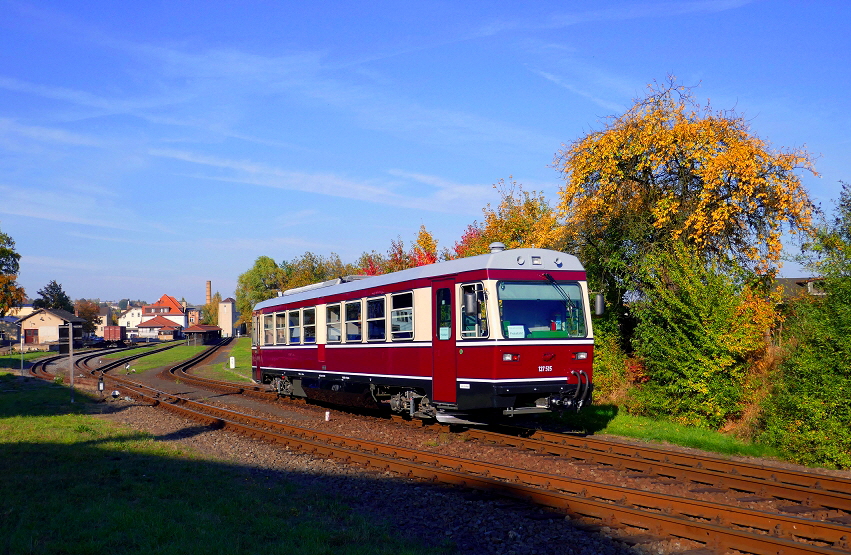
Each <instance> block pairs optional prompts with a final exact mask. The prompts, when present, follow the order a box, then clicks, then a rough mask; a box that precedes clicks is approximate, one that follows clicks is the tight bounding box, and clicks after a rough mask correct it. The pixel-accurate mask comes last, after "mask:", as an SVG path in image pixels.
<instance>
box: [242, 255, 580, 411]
mask: <svg viewBox="0 0 851 555" xmlns="http://www.w3.org/2000/svg"><path fill="white" fill-rule="evenodd" d="M253 318H254V322H253V323H254V326H253V329H254V335H253V342H254V346H253V353H252V355H253V363H252V364H253V374H254V379H255V380H256V381H258V382H262V383H270V384H273V385H274V386H275V387H276V388H277V389H278V391H279V392H280V393H281V394H283V395H291V396H300V397H307V398H309V399H315V400H322V401H327V402H336V403H340V404H350V405H357V406H379V405H380V404H382V403H385V404H389V406H390V407H391V408H392V410H394V411H396V412H404V413H408V414H410V415H412V416H416V417H421V418H436V419H438V420H439V421H442V422H463V421H469V419H470V418H472V415H477V416H480V417H484V416H485V415H484V414H483V412H488V411H489V412H492V413H493V412H496V413H499V414H503V415H513V414H522V413H529V412H546V411H550V410H556V409H562V408H573V409H576V410H578V409H579V408H581V406H582V405H583V404H585V403H587V402H588V401H590V398H591V390H592V370H591V365H592V359H593V348H594V339H593V333H592V329H591V310H590V303H589V294H588V287H587V283H586V279H585V271H584V269H583V267H582V265H581V264H580V263H579V261H578V260H577V259H576V257H574V256H572V255H569V254H564V253H561V252H556V251H551V250H545V249H514V250H505V249H504V247H503V246H502V245H501V244H500V243H496V244H494V245H492V246H491V252H490V254H484V255H480V256H475V257H470V258H463V259H458V260H451V261H446V262H439V263H436V264H430V265H427V266H421V267H418V268H411V269H408V270H403V271H400V272H394V273H392V274H385V275H380V276H369V277H367V276H350V277H348V278H340V279H335V280H331V281H327V282H323V283H317V284H314V285H309V286H306V287H300V288H297V289H292V290H289V291H286V292H284V293H283V294H282V295H281V296H279V297H276V298H273V299H269V300H267V301H264V302H261V303H259V304H258V305H257V306H256V307H255V309H254V314H253ZM473 420H477V419H476V418H473Z"/></svg>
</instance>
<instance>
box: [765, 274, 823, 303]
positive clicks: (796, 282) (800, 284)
mask: <svg viewBox="0 0 851 555" xmlns="http://www.w3.org/2000/svg"><path fill="white" fill-rule="evenodd" d="M821 279H822V278H820V277H796V278H777V279H775V280H774V281H775V282H776V283H777V285H780V286H782V287H783V291H782V292H781V293H780V294H781V296H782V297H783V298H784V299H791V298H793V297H798V296H800V295H806V294H808V293H809V291H808V290H807V284H808V283H810V282H819V281H821Z"/></svg>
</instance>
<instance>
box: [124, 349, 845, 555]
mask: <svg viewBox="0 0 851 555" xmlns="http://www.w3.org/2000/svg"><path fill="white" fill-rule="evenodd" d="M209 354H210V353H209V352H207V353H202V354H201V355H199V356H198V357H196V358H195V359H194V361H187V363H183V364H180V365H177V366H176V367H174V368H172V369H170V370H169V371H170V372H171V373H172V374H174V375H175V376H178V377H179V379H180V380H181V382H182V383H183V380H190V379H191V380H192V382H193V383H195V384H197V385H202V384H206V386H210V385H211V383H212V384H214V385H217V390H218V391H225V392H227V393H242V394H247V395H252V396H256V397H261V398H265V399H267V400H268V399H270V398H271V395H270V394H268V393H266V392H265V391H264V388H262V387H258V386H250V385H249V386H242V385H235V384H232V383H230V384H228V383H223V382H218V381H217V380H207V379H204V378H199V377H196V376H192V375H191V374H188V373H186V369H188V368H189V367H191V365H192V364H195V363H197V361H200V360H202V359H203V358H206V357H207V356H209ZM119 381H120V382H121V385H120V389H121V390H122V392H123V393H124V394H126V395H129V396H131V397H134V398H137V399H139V400H142V401H145V402H147V403H150V404H151V405H155V406H158V407H161V408H165V409H167V410H170V411H173V412H176V413H178V414H180V415H182V416H184V417H188V418H192V419H194V420H196V421H199V422H202V423H204V424H206V425H210V426H213V427H216V428H222V429H227V430H231V431H235V432H238V433H241V434H244V435H248V436H250V437H254V438H259V439H263V440H265V441H270V442H273V443H276V444H280V445H286V446H288V447H289V448H291V449H295V450H299V451H303V452H307V453H311V454H313V455H314V456H319V457H324V458H334V459H337V460H341V461H344V462H347V463H353V464H359V465H363V466H366V467H369V468H373V469H377V470H381V471H391V472H395V473H398V474H401V475H404V476H409V477H415V478H419V479H424V480H429V481H438V482H443V483H447V484H453V485H458V486H463V487H466V488H472V489H478V490H483V491H488V492H491V493H497V494H499V495H503V496H506V497H512V498H516V499H520V500H525V501H532V502H534V503H538V504H540V505H543V506H546V507H550V508H552V509H555V510H557V511H559V512H558V514H557V515H556V517H560V516H561V515H566V516H568V517H570V518H571V519H575V520H577V521H579V522H580V523H583V524H584V525H585V526H590V527H593V526H595V525H597V526H607V527H609V528H610V529H618V530H621V531H622V532H624V537H623V538H622V539H623V541H626V542H627V543H647V542H653V541H662V540H664V539H665V538H670V537H676V538H683V539H688V540H691V541H693V542H695V547H696V548H698V549H705V550H708V551H712V552H716V553H721V552H725V551H733V550H734V551H740V552H745V553H758V554H762V553H766V554H768V553H784V554H792V553H801V554H804V553H810V554H812V553H822V554H828V553H848V552H849V550H851V547H849V544H848V540H849V537H851V527H849V526H847V525H846V524H844V523H843V522H832V521H828V520H816V519H813V518H803V517H801V516H800V515H796V514H784V513H770V512H766V511H759V510H754V509H748V508H742V507H736V506H730V505H727V504H720V503H713V502H709V501H701V500H696V499H688V498H683V497H676V496H671V495H665V494H661V493H655V492H648V491H642V490H639V489H634V488H624V487H617V486H611V485H607V484H600V483H597V482H592V481H584V480H577V479H573V478H570V479H568V478H564V477H561V476H558V475H553V474H547V473H542V472H535V471H530V470H524V469H521V468H516V467H512V466H509V465H502V464H494V463H487V462H482V461H476V460H471V459H464V458H459V457H453V456H449V455H440V454H436V453H434V452H430V451H423V450H417V449H410V448H405V447H400V446H398V445H389V444H385V443H380V442H375V441H369V440H364V439H356V438H351V437H345V436H340V435H337V434H331V433H327V432H322V431H317V430H314V429H308V428H302V427H298V426H293V425H290V424H285V423H281V422H277V421H273V420H269V419H266V418H260V417H257V416H253V415H249V414H245V413H243V412H239V411H234V410H230V409H226V408H222V407H219V406H213V405H210V404H207V403H203V402H199V401H193V400H190V399H188V398H185V397H182V396H180V395H174V394H171V393H168V392H165V391H160V390H156V389H154V388H151V387H149V386H147V385H144V384H141V383H136V382H132V381H131V380H128V379H126V378H124V377H121V378H119ZM468 433H469V432H468ZM501 435H505V434H501ZM505 437H509V436H505ZM520 439H524V440H526V441H527V442H528V441H529V440H530V439H532V438H520ZM580 439H581V438H580ZM536 441H544V440H541V439H536ZM544 443H546V444H548V446H545V447H547V449H550V450H552V449H553V448H554V447H551V446H556V445H557V444H556V443H554V442H553V441H544ZM521 448H525V449H528V448H532V447H531V444H530V443H527V444H526V446H525V447H523V446H521ZM534 448H535V449H538V450H540V449H541V448H542V446H541V445H538V444H536V445H535V447H534ZM559 456H565V455H563V454H559ZM595 464H596V463H595ZM656 464H657V466H658V464H659V463H656ZM656 475H658V476H661V475H660V474H658V473H657V474H656ZM826 510H827V509H826ZM829 510H832V511H835V510H838V509H834V508H832V507H831V508H830V509H829Z"/></svg>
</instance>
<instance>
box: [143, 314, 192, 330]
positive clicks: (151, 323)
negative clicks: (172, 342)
mask: <svg viewBox="0 0 851 555" xmlns="http://www.w3.org/2000/svg"><path fill="white" fill-rule="evenodd" d="M139 327H140V328H160V329H164V330H167V329H180V328H181V327H182V326H181V325H180V324H175V323H174V322H172V321H171V320H169V319H168V318H164V317H163V316H157V317H155V318H151V319H150V320H148V321H147V322H142V323H141V324H139Z"/></svg>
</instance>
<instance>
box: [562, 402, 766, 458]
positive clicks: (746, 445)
mask: <svg viewBox="0 0 851 555" xmlns="http://www.w3.org/2000/svg"><path fill="white" fill-rule="evenodd" d="M546 416H548V417H551V418H550V420H551V421H554V422H558V423H559V424H562V425H564V426H566V427H567V428H569V429H571V430H574V431H584V432H588V433H594V434H611V435H617V436H624V437H631V438H634V439H641V440H644V441H655V442H665V443H671V444H673V445H680V446H682V447H693V448H695V449H702V450H705V451H711V452H713V453H719V454H722V455H739V456H748V457H774V458H782V454H781V453H779V452H778V451H777V450H775V449H772V448H771V447H768V446H765V445H760V444H757V443H750V442H747V441H743V440H741V439H738V438H735V437H733V436H730V435H727V434H722V433H721V432H714V431H711V430H705V429H702V428H693V427H689V426H683V425H680V424H676V423H674V422H671V421H667V420H657V419H653V418H646V417H643V416H633V415H630V414H626V413H624V412H622V411H619V410H618V407H617V406H615V405H592V406H590V407H588V408H586V409H583V411H582V412H581V413H579V414H575V413H562V414H553V415H546Z"/></svg>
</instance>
